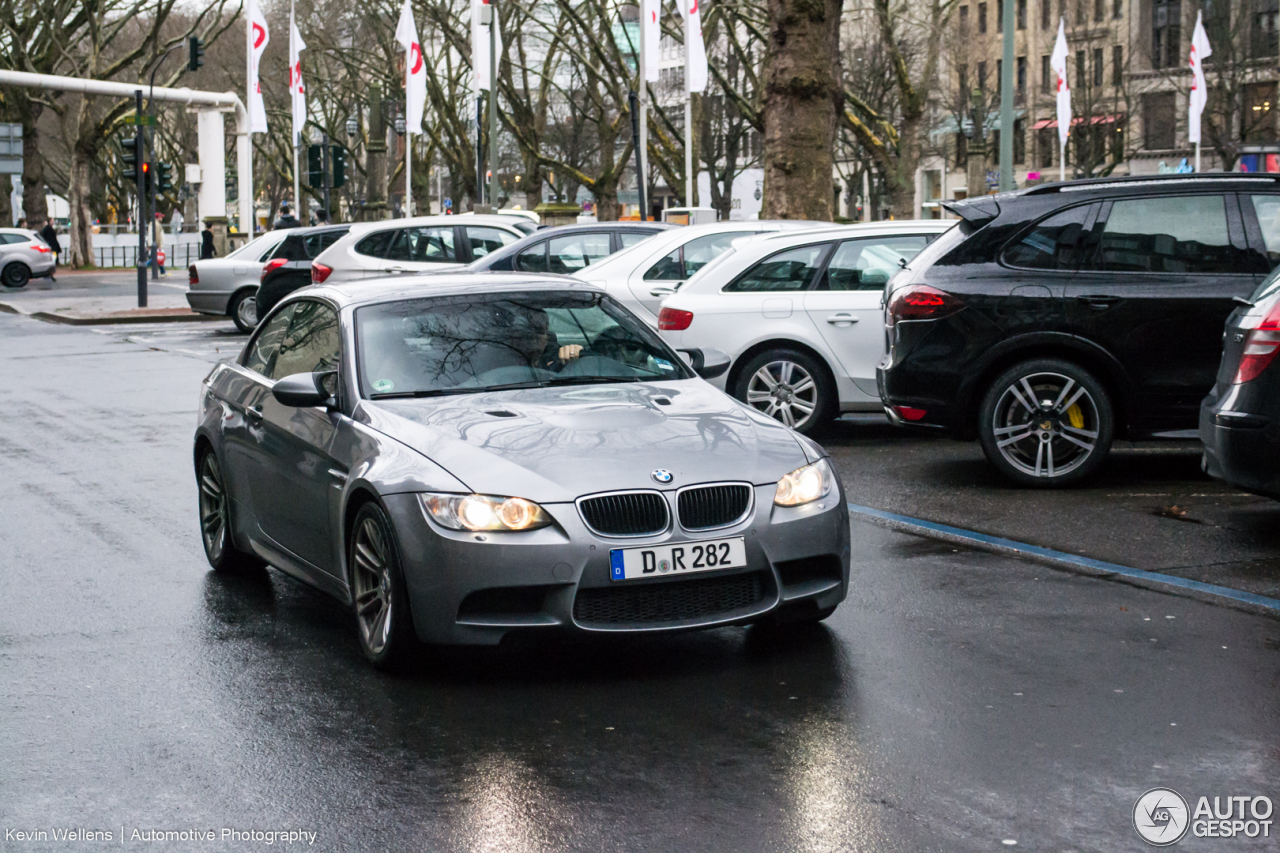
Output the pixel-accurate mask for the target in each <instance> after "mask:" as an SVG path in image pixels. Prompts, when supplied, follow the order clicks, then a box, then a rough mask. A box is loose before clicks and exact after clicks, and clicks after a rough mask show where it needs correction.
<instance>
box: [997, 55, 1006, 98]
mask: <svg viewBox="0 0 1280 853" xmlns="http://www.w3.org/2000/svg"><path fill="white" fill-rule="evenodd" d="M1002 91H1004V60H1003V59H997V60H996V94H997V95H998V94H1000V93H1001V92H1002Z"/></svg>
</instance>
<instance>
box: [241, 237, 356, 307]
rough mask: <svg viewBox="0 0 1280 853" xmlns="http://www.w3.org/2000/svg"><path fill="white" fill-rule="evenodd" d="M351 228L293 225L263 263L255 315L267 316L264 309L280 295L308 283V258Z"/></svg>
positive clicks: (330, 244) (309, 278)
mask: <svg viewBox="0 0 1280 853" xmlns="http://www.w3.org/2000/svg"><path fill="white" fill-rule="evenodd" d="M350 230H351V226H350V225H317V226H316V227H314V228H295V229H293V231H292V233H291V234H290V235H289V236H288V237H285V238H284V240H283V241H281V243H280V245H279V246H277V247H276V250H275V251H274V252H272V253H271V257H270V258H269V259H268V260H267V262H266V264H264V265H263V267H262V278H261V280H260V283H259V284H258V296H257V304H258V316H259V317H265V316H267V312H268V311H270V310H271V309H272V308H274V307H275V304H276V303H277V302H279V301H280V300H281V299H284V298H285V297H286V296H288V295H289V294H290V293H293V292H294V291H295V290H297V289H299V288H302V287H306V286H308V285H309V284H311V259H312V258H314V257H316V256H317V255H319V254H320V253H321V252H323V251H324V250H325V249H327V248H329V247H330V246H332V245H333V244H334V243H336V242H338V240H339V238H341V237H344V236H346V233H347V232H348V231H350Z"/></svg>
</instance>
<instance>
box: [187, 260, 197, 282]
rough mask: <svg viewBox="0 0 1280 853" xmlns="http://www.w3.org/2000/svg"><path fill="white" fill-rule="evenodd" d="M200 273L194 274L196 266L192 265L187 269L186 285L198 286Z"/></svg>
mask: <svg viewBox="0 0 1280 853" xmlns="http://www.w3.org/2000/svg"><path fill="white" fill-rule="evenodd" d="M199 283H200V273H198V272H196V265H195V264H192V265H191V266H189V267H187V284H199Z"/></svg>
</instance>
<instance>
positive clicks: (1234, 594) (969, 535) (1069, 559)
mask: <svg viewBox="0 0 1280 853" xmlns="http://www.w3.org/2000/svg"><path fill="white" fill-rule="evenodd" d="M848 507H849V512H853V513H857V514H859V515H867V516H871V517H872V518H882V519H885V520H886V521H896V522H898V523H900V524H907V525H911V526H912V527H920V528H923V529H925V530H933V531H936V532H938V533H945V534H947V535H948V536H955V537H958V538H960V539H968V540H971V541H973V542H978V543H980V544H983V545H991V546H994V547H997V548H1004V549H1008V550H1011V551H1018V552H1021V553H1023V554H1028V555H1031V556H1036V557H1044V558H1046V559H1050V560H1055V561H1057V562H1060V563H1069V564H1071V565H1075V566H1079V567H1081V568H1083V569H1091V570H1093V571H1095V572H1106V573H1108V574H1115V575H1120V576H1122V577H1127V578H1135V579H1137V580H1143V581H1147V582H1150V583H1155V584H1163V585H1165V586H1172V587H1178V588H1181V589H1188V590H1194V591H1196V592H1202V593H1208V594H1210V595H1216V596H1219V597H1221V598H1229V599H1231V600H1232V601H1239V602H1243V603H1245V604H1252V605H1254V606H1255V607H1265V608H1267V609H1268V610H1275V611H1278V612H1280V599H1275V598H1268V597H1266V596H1265V595H1254V594H1253V593H1251V592H1241V591H1240V590H1238V589H1229V588H1228V587H1225V586H1217V585H1215V584H1211V583H1202V582H1201V581H1193V580H1188V579H1187V578H1179V577H1174V576H1173V575H1166V574H1161V573H1160V572H1148V571H1144V570H1143V569H1131V568H1129V567H1128V566H1121V565H1119V564H1117V563H1108V562H1105V561H1103V560H1094V559H1091V558H1089V557H1081V556H1078V555H1076V554H1068V553H1066V552H1065V551H1054V550H1053V549H1051V548H1041V547H1040V546H1038V545H1028V544H1027V543H1025V542H1015V541H1014V540H1012V539H1003V538H1001V537H999V536H988V535H987V534H985V533H977V532H975V531H973V530H965V529H964V528H961V527H952V526H951V525H949V524H938V523H937V522H936V521H925V520H924V519H923V518H912V517H911V516H909V515H899V514H898V513H896V512H886V511H884V510H882V509H875V508H874V507H869V506H858V505H857V504H849V505H848Z"/></svg>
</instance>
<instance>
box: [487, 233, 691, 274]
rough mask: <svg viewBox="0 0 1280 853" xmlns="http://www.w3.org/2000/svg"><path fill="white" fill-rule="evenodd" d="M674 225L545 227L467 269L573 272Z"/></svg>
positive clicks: (488, 255) (491, 253)
mask: <svg viewBox="0 0 1280 853" xmlns="http://www.w3.org/2000/svg"><path fill="white" fill-rule="evenodd" d="M674 227H675V226H673V225H667V224H665V223H662V222H597V223H592V224H587V225H560V226H557V227H554V228H542V229H539V230H538V231H535V232H534V233H533V234H530V235H529V236H528V237H525V238H524V239H523V240H518V241H516V242H515V243H511V244H510V245H507V246H503V247H502V248H501V249H497V250H495V251H493V252H490V253H489V254H487V255H485V256H484V257H483V258H480V259H479V260H476V261H473V262H472V263H470V264H468V265H467V267H466V269H467V272H489V271H498V270H520V271H523V272H553V273H561V274H563V275H572V274H573V273H575V272H577V271H578V270H580V269H582V268H583V267H586V266H588V265H589V264H591V263H592V262H593V261H598V260H600V259H601V258H605V257H608V256H609V255H612V254H613V253H614V252H618V251H621V250H623V249H625V248H627V247H629V246H634V245H635V244H636V243H638V242H640V241H641V240H644V239H646V238H648V237H652V236H653V235H654V234H657V233H658V232H659V231H664V230H666V229H668V228H674Z"/></svg>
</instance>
